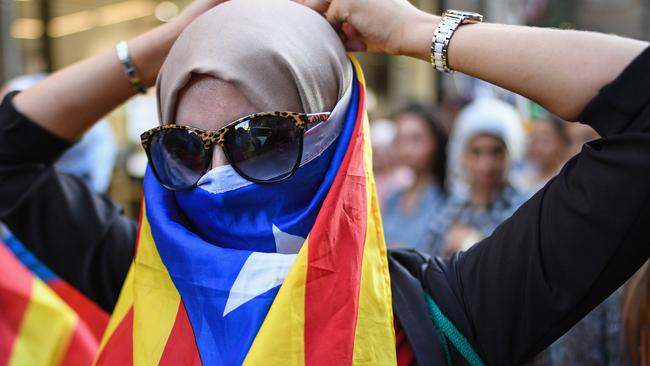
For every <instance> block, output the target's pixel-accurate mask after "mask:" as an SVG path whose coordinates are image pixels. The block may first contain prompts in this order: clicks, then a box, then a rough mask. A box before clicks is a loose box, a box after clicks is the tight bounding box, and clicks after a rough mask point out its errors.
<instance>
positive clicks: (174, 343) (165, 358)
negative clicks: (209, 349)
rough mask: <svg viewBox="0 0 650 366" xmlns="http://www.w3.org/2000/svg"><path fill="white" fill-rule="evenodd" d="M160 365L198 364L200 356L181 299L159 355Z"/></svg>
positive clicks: (196, 365)
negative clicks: (163, 348) (161, 352)
mask: <svg viewBox="0 0 650 366" xmlns="http://www.w3.org/2000/svg"><path fill="white" fill-rule="evenodd" d="M158 365H160V366H167V365H169V366H177V365H187V366H200V365H202V363H201V356H200V355H199V350H198V348H197V346H196V340H195V338H194V331H193V330H192V325H191V323H190V319H189V318H188V317H187V311H186V310H185V304H183V301H181V302H180V304H179V306H178V314H177V315H176V320H175V321H174V326H173V327H172V330H171V333H169V338H168V339H167V344H166V345H165V350H164V351H163V354H162V356H161V357H160V362H159V363H158Z"/></svg>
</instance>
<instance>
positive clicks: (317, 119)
mask: <svg viewBox="0 0 650 366" xmlns="http://www.w3.org/2000/svg"><path fill="white" fill-rule="evenodd" d="M305 117H306V120H307V121H306V126H305V127H306V130H309V129H311V128H312V127H314V126H316V125H317V124H319V123H321V122H325V121H327V120H328V119H329V117H330V113H329V112H323V113H309V114H307V115H305Z"/></svg>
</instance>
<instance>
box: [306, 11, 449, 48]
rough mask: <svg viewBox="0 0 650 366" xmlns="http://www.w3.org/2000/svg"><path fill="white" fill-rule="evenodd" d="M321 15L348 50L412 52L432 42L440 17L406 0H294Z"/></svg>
mask: <svg viewBox="0 0 650 366" xmlns="http://www.w3.org/2000/svg"><path fill="white" fill-rule="evenodd" d="M297 2H299V3H301V4H303V5H306V6H308V7H310V8H312V9H313V10H315V11H317V12H319V13H321V14H323V16H325V17H326V18H327V20H328V21H329V22H330V23H331V24H332V26H334V28H335V29H336V30H337V31H339V34H340V35H341V38H342V41H343V43H344V44H345V46H346V49H347V50H348V51H366V50H367V51H377V52H383V53H387V54H393V55H414V53H415V50H416V49H418V48H422V46H423V45H424V46H426V45H427V44H428V43H430V41H431V37H432V36H433V31H434V30H435V27H436V25H437V23H438V20H439V18H438V17H437V16H433V15H431V14H427V13H425V12H423V11H420V10H418V9H417V8H415V7H414V6H413V5H411V4H410V3H409V2H408V1H406V0H331V1H330V0H297Z"/></svg>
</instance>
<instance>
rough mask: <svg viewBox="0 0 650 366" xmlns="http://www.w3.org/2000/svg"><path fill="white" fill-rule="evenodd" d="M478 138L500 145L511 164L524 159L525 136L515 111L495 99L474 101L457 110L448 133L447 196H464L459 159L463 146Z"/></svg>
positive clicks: (464, 184)
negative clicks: (498, 141) (488, 139)
mask: <svg viewBox="0 0 650 366" xmlns="http://www.w3.org/2000/svg"><path fill="white" fill-rule="evenodd" d="M478 135H491V136H494V137H496V138H498V139H500V140H501V141H503V143H504V144H505V146H506V149H507V151H508V156H509V158H510V161H511V162H513V161H515V162H517V161H519V160H521V159H522V158H523V156H524V152H525V136H524V130H523V128H522V121H521V117H520V115H519V113H518V112H517V110H516V109H515V108H514V107H512V106H511V105H510V104H507V103H505V102H502V101H501V100H498V99H494V98H480V99H477V100H475V101H474V102H472V103H470V104H469V105H467V106H466V107H465V108H463V110H461V112H460V113H459V115H458V118H457V119H456V123H455V125H454V130H453V131H452V133H451V138H450V141H449V145H448V164H447V167H448V168H447V169H448V177H449V178H448V182H449V187H450V190H451V192H455V193H465V192H467V189H468V186H467V183H468V182H467V177H466V174H465V167H464V166H463V159H462V157H463V152H464V151H465V148H466V147H467V144H468V143H469V142H470V141H472V139H473V138H474V137H476V136H478Z"/></svg>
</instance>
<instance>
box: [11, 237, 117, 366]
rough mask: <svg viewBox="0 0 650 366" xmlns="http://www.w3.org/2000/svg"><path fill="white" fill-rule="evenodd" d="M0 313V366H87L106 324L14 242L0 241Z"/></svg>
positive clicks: (95, 309) (98, 313) (101, 315)
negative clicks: (4, 242) (6, 243)
mask: <svg viewBox="0 0 650 366" xmlns="http://www.w3.org/2000/svg"><path fill="white" fill-rule="evenodd" d="M10 249H11V250H10ZM12 250H13V252H12ZM14 254H17V255H19V258H20V259H21V260H22V261H23V262H24V264H23V263H22V262H21V261H20V260H19V259H18V258H17V257H16V256H15V255H14ZM25 264H27V265H29V268H28V267H27V266H25ZM30 269H31V270H32V271H33V273H32V271H30ZM35 274H36V275H38V277H37V276H36V275H35ZM0 309H1V312H0V365H30V366H44V365H48V366H49V365H80V366H83V365H90V364H91V363H92V361H93V358H94V356H95V354H96V352H97V348H98V339H99V337H98V336H97V335H96V334H97V333H98V332H101V331H103V328H104V326H105V324H106V321H107V320H108V316H107V315H106V313H104V312H103V311H102V310H101V309H99V308H98V307H97V306H96V305H94V304H93V303H91V302H90V300H88V299H86V298H85V297H83V295H81V294H79V293H78V292H77V291H76V290H74V289H73V288H72V287H70V285H68V284H67V283H65V282H63V281H61V280H60V279H59V278H58V277H57V276H56V275H54V274H53V273H52V272H51V271H49V269H47V268H46V267H45V266H43V265H42V264H41V263H40V262H38V261H37V260H36V258H34V257H33V256H32V255H31V253H29V252H27V251H26V250H25V249H24V248H23V247H22V245H21V244H20V243H18V242H17V241H16V240H15V238H13V239H12V241H11V242H10V243H8V246H6V245H5V244H3V243H2V242H0ZM87 320H89V322H87Z"/></svg>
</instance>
